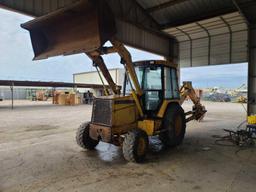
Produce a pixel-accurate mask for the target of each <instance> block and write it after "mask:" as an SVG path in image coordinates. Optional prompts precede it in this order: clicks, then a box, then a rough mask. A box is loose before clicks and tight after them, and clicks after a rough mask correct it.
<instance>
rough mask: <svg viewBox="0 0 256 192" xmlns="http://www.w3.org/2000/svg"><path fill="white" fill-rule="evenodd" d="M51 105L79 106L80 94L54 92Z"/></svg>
mask: <svg viewBox="0 0 256 192" xmlns="http://www.w3.org/2000/svg"><path fill="white" fill-rule="evenodd" d="M53 104H56V105H79V104H81V97H80V94H76V93H72V92H71V93H70V92H60V91H55V92H54V96H53Z"/></svg>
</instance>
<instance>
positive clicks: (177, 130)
mask: <svg viewBox="0 0 256 192" xmlns="http://www.w3.org/2000/svg"><path fill="white" fill-rule="evenodd" d="M181 130H182V119H181V116H180V115H178V116H177V117H176V119H175V135H176V136H179V135H180V134H181Z"/></svg>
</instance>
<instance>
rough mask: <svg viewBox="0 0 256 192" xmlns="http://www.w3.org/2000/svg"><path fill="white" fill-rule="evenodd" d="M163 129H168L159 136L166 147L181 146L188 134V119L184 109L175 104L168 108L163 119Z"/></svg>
mask: <svg viewBox="0 0 256 192" xmlns="http://www.w3.org/2000/svg"><path fill="white" fill-rule="evenodd" d="M163 129H167V131H164V132H162V133H160V134H159V139H160V140H161V141H162V143H163V144H164V145H165V146H166V147H175V146H177V145H180V144H181V143H182V141H183V139H184V136H185V132H186V119H185V114H184V110H183V109H182V107H181V106H180V105H179V104H177V103H173V104H171V105H169V106H168V108H167V110H166V112H165V116H164V119H163Z"/></svg>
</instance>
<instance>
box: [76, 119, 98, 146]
mask: <svg viewBox="0 0 256 192" xmlns="http://www.w3.org/2000/svg"><path fill="white" fill-rule="evenodd" d="M76 142H77V144H78V145H79V146H80V147H82V148H84V149H88V150H93V149H94V148H95V147H96V146H97V145H98V143H99V141H98V140H94V139H92V138H91V137H90V123H89V122H86V123H83V124H82V125H80V127H79V128H78V130H77V132H76Z"/></svg>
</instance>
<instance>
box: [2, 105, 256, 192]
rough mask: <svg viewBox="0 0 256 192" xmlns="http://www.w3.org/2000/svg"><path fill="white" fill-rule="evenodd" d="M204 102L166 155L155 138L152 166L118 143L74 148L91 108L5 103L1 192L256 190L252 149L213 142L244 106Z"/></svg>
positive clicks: (236, 119)
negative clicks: (127, 156) (132, 159)
mask: <svg viewBox="0 0 256 192" xmlns="http://www.w3.org/2000/svg"><path fill="white" fill-rule="evenodd" d="M27 104H28V103H27ZM29 104H30V103H29ZM205 105H206V106H207V109H208V113H207V116H206V118H205V120H204V121H203V122H202V123H198V122H190V123H189V124H188V129H187V134H186V138H185V140H184V143H183V145H181V146H180V147H178V148H176V149H171V150H161V144H160V142H159V141H158V140H157V139H156V138H154V139H151V150H150V152H149V155H148V158H147V161H146V162H145V163H144V164H133V163H127V162H126V161H125V160H124V159H123V157H122V153H121V150H120V149H119V148H117V147H115V146H112V145H109V144H104V143H100V145H99V146H98V147H97V150H95V151H91V152H88V151H84V150H83V149H81V148H79V147H78V146H77V145H76V143H75V140H74V138H75V130H76V128H77V127H78V126H79V124H81V123H82V122H84V121H88V120H90V115H91V106H87V105H82V106H75V107H70V106H53V105H50V104H49V103H48V104H47V103H44V105H41V104H40V105H38V104H37V106H34V107H31V106H22V103H19V104H18V105H17V106H16V109H15V110H13V111H12V110H10V109H9V108H7V107H6V106H5V107H4V104H3V103H2V104H1V102H0V122H1V123H0V191H1V192H4V191H26V192H27V191H47V192H48V191H90V192H94V191H95V192H98V191H106V192H109V191H114V192H115V191H116V192H117V191H118V192H119V191H123V192H125V191H147V192H150V191H152V192H155V191H174V192H183V191H184V192H187V191H207V192H210V191H227V192H231V191H232V192H236V191H239V192H243V191H246V192H253V191H255V181H256V155H255V154H256V151H255V149H253V148H252V149H247V150H241V151H239V152H237V150H238V148H236V147H222V146H218V145H215V144H214V140H215V139H214V138H213V137H212V135H223V134H225V133H223V131H222V129H223V128H234V129H235V128H236V126H237V125H238V124H239V123H240V122H241V121H243V120H244V118H245V112H244V109H243V107H242V106H241V105H240V104H233V103H208V102H207V103H205ZM187 106H190V105H189V103H186V104H185V108H187ZM236 152H237V153H236Z"/></svg>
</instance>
